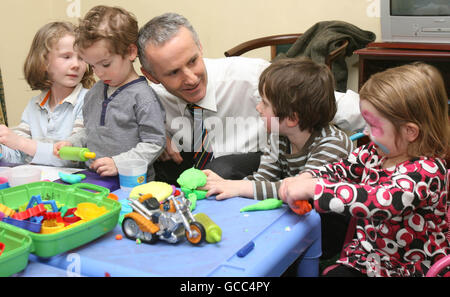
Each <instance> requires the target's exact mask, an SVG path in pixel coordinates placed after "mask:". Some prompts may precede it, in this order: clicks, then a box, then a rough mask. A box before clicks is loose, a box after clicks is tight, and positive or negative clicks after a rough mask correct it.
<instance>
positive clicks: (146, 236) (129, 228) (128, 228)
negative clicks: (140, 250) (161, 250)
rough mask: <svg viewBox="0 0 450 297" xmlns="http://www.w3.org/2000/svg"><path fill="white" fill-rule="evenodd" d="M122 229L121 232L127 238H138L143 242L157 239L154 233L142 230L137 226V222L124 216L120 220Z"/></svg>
mask: <svg viewBox="0 0 450 297" xmlns="http://www.w3.org/2000/svg"><path fill="white" fill-rule="evenodd" d="M122 231H123V234H125V236H126V237H127V238H128V239H131V240H136V239H137V238H139V239H140V240H141V241H142V242H145V243H155V242H156V241H157V240H158V237H156V236H155V235H154V234H152V233H149V232H142V230H141V229H140V228H139V226H138V224H137V223H136V221H135V220H133V219H132V218H125V219H124V220H123V222H122Z"/></svg>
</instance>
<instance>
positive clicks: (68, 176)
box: [58, 172, 86, 184]
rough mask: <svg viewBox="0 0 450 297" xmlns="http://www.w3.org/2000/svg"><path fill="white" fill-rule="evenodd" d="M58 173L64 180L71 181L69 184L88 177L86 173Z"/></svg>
mask: <svg viewBox="0 0 450 297" xmlns="http://www.w3.org/2000/svg"><path fill="white" fill-rule="evenodd" d="M58 175H59V178H61V180H62V181H64V182H66V183H69V184H77V183H79V182H81V181H82V180H83V179H85V178H86V175H84V174H81V173H77V174H67V173H62V172H58Z"/></svg>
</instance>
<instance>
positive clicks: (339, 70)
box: [275, 21, 376, 92]
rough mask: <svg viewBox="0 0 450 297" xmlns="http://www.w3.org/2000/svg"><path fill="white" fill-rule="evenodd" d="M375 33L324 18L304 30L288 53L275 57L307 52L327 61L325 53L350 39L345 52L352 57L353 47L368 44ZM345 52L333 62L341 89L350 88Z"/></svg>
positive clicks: (337, 83)
mask: <svg viewBox="0 0 450 297" xmlns="http://www.w3.org/2000/svg"><path fill="white" fill-rule="evenodd" d="M375 37H376V36H375V34H374V33H373V32H370V31H365V30H361V29H360V28H358V27H356V26H354V25H352V24H349V23H346V22H343V21H322V22H318V23H316V24H315V25H314V26H312V27H311V28H309V29H308V30H307V31H306V32H305V33H304V34H302V35H301V36H300V37H299V38H298V39H297V41H296V42H295V43H294V44H293V45H292V47H291V48H290V49H289V50H288V51H287V52H286V54H283V53H282V54H279V55H278V56H277V57H276V58H275V59H279V58H282V57H288V58H294V57H298V56H307V57H310V58H311V59H312V60H313V61H315V62H318V63H325V57H326V56H327V55H328V54H329V53H330V52H332V51H333V50H335V49H337V48H338V47H339V46H340V45H341V42H342V41H344V40H348V41H349V44H348V46H347V50H346V53H345V56H347V57H348V56H351V55H352V54H353V51H355V50H357V49H360V48H364V47H365V46H366V45H367V44H368V43H369V42H372V41H374V40H375ZM345 56H341V57H339V58H337V59H336V60H335V61H334V62H333V64H332V65H331V66H332V67H331V69H332V72H333V75H334V78H335V80H336V89H337V91H341V92H345V91H346V90H347V76H348V71H347V65H346V63H345Z"/></svg>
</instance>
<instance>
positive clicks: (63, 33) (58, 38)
mask: <svg viewBox="0 0 450 297" xmlns="http://www.w3.org/2000/svg"><path fill="white" fill-rule="evenodd" d="M74 41H75V26H73V25H72V24H71V23H68V22H51V23H48V24H46V25H44V26H43V27H42V28H40V29H39V30H38V31H37V33H36V35H35V36H34V38H33V42H32V44H31V47H30V50H29V53H28V56H27V58H26V60H25V64H24V74H25V79H26V81H27V82H28V84H29V85H30V87H31V89H32V90H40V91H41V93H40V94H39V95H37V96H35V97H33V98H32V99H31V100H30V101H29V103H28V105H27V106H26V107H25V110H24V112H23V114H22V118H21V121H20V124H19V125H18V126H17V127H14V128H11V129H9V128H8V127H6V126H5V125H0V143H1V154H2V155H3V158H2V160H3V161H5V162H9V163H35V164H43V165H54V166H73V165H75V163H73V162H71V161H63V160H61V159H58V158H56V157H55V156H54V155H53V143H54V142H56V141H60V140H63V139H66V138H67V137H69V136H70V135H71V134H74V133H76V132H77V131H78V130H79V129H81V128H82V127H83V117H82V106H83V102H84V96H85V95H86V92H87V91H88V90H87V89H86V88H90V87H91V86H92V85H93V83H94V78H93V75H92V71H90V69H88V67H87V65H86V63H84V62H83V61H82V60H81V59H80V57H79V55H78V53H77V52H76V51H75V50H74V46H73V45H74Z"/></svg>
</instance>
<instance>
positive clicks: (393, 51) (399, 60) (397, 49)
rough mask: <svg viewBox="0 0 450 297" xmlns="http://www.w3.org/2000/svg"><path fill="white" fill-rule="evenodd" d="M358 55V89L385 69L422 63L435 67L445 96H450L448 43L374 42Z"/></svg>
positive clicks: (449, 47)
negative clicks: (441, 81) (440, 77)
mask: <svg viewBox="0 0 450 297" xmlns="http://www.w3.org/2000/svg"><path fill="white" fill-rule="evenodd" d="M355 54H357V55H359V80H358V87H359V89H360V88H361V87H362V85H363V84H364V82H366V81H367V80H368V79H369V77H370V76H371V75H372V74H374V73H376V72H380V71H383V70H385V69H387V68H391V67H395V66H400V65H404V64H407V63H411V62H413V61H422V62H424V63H428V64H431V65H433V66H435V67H436V68H437V69H439V71H440V72H441V74H442V76H443V78H444V82H445V86H446V89H447V95H449V96H450V43H448V44H432V43H396V42H374V43H369V44H368V46H367V47H366V48H363V49H359V50H356V51H355Z"/></svg>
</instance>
